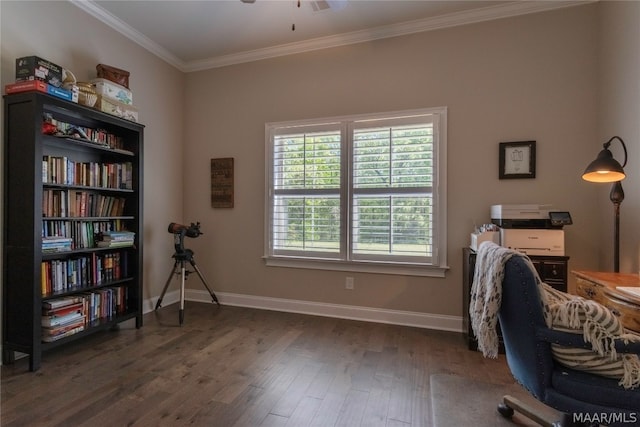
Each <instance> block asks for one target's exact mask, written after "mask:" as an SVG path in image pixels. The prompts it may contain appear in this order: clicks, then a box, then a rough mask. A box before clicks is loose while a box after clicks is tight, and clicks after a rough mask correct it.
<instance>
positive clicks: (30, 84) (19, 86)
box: [4, 80, 47, 93]
mask: <svg viewBox="0 0 640 427" xmlns="http://www.w3.org/2000/svg"><path fill="white" fill-rule="evenodd" d="M32 90H37V91H40V92H44V93H47V84H46V83H45V82H43V81H42V80H28V81H24V82H15V83H10V84H8V85H5V87H4V91H5V93H18V92H30V91H32Z"/></svg>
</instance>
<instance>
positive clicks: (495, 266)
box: [469, 242, 535, 359]
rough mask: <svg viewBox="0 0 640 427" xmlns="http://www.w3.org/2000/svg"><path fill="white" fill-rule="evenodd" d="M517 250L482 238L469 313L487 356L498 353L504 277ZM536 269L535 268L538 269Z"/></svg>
mask: <svg viewBox="0 0 640 427" xmlns="http://www.w3.org/2000/svg"><path fill="white" fill-rule="evenodd" d="M516 254H517V252H515V251H513V250H511V249H507V248H504V247H502V246H498V245H496V244H495V243H493V242H482V243H481V244H480V246H479V247H478V253H477V255H476V267H475V271H474V274H473V284H472V286H471V302H470V304H469V317H470V318H471V327H472V328H473V332H474V333H475V335H476V339H477V340H478V350H480V351H481V352H482V354H483V355H484V356H485V357H491V358H494V359H495V358H496V357H498V347H499V345H498V344H499V343H498V333H497V331H496V325H497V324H498V311H500V304H501V303H502V279H503V278H504V265H505V264H506V262H507V260H508V259H509V258H511V257H512V256H514V255H516ZM534 271H535V269H534Z"/></svg>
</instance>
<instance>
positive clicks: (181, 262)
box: [178, 261, 186, 326]
mask: <svg viewBox="0 0 640 427" xmlns="http://www.w3.org/2000/svg"><path fill="white" fill-rule="evenodd" d="M180 264H181V266H182V281H181V282H180V311H179V312H178V318H179V320H180V326H182V322H183V321H184V280H185V276H186V271H185V268H184V261H180Z"/></svg>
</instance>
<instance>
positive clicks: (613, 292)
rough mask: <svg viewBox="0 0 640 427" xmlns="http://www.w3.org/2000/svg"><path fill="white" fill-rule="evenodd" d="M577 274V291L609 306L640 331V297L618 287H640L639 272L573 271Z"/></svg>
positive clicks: (622, 319) (614, 312)
mask: <svg viewBox="0 0 640 427" xmlns="http://www.w3.org/2000/svg"><path fill="white" fill-rule="evenodd" d="M572 273H573V274H574V275H575V276H576V293H577V294H578V295H580V296H581V297H583V298H587V299H591V300H594V301H597V302H599V303H600V304H602V305H604V306H605V307H607V308H608V309H609V310H611V312H612V313H613V314H615V315H616V316H617V317H618V318H619V319H620V322H622V325H623V326H624V327H625V328H627V329H631V330H632V331H636V332H640V298H638V297H636V296H634V295H632V294H630V293H627V292H623V291H620V290H618V289H616V288H617V287H618V286H624V287H634V288H635V287H637V288H640V276H638V275H637V274H625V273H605V272H600V271H572Z"/></svg>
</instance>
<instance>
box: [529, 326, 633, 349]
mask: <svg viewBox="0 0 640 427" xmlns="http://www.w3.org/2000/svg"><path fill="white" fill-rule="evenodd" d="M536 337H537V338H538V339H539V340H541V341H545V342H548V343H550V344H558V345H561V346H564V347H574V348H588V349H591V343H588V342H585V341H584V338H583V336H582V334H573V333H570V332H563V331H557V330H555V329H549V328H538V330H537V332H536ZM615 346H616V351H617V352H618V353H635V354H638V355H640V342H629V343H626V344H625V342H624V340H621V339H618V340H616V341H615Z"/></svg>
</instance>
